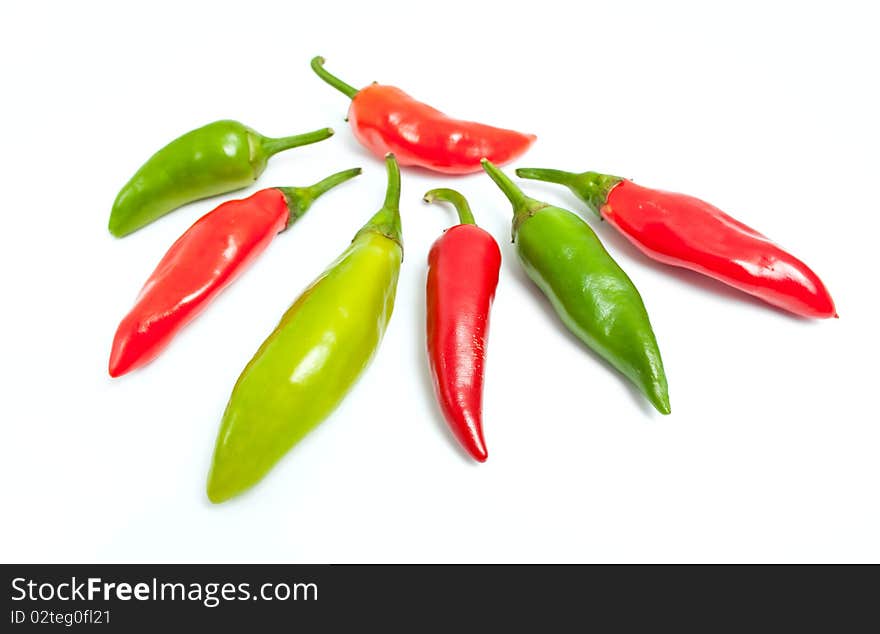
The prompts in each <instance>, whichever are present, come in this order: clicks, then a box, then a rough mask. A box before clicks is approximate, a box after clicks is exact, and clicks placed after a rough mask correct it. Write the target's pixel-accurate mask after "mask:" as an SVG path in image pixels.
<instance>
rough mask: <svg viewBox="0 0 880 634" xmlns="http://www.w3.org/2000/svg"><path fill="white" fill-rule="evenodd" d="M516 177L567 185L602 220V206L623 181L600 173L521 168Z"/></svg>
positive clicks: (617, 177)
mask: <svg viewBox="0 0 880 634" xmlns="http://www.w3.org/2000/svg"><path fill="white" fill-rule="evenodd" d="M516 175H517V176H519V177H520V178H532V179H534V180H539V181H545V182H548V183H559V184H560V185H565V186H566V187H568V188H569V189H570V190H571V191H572V192H574V194H575V196H577V197H578V198H580V199H581V200H583V201H584V202H585V203H587V206H588V207H589V208H590V210H591V211H592V212H593V213H595V214H596V215H597V216H599V217H600V218H601V217H602V213H601V211H602V206H603V205H604V204H605V203H606V202H607V201H608V193H609V192H610V191H611V190H612V189H614V186H615V185H617V183H619V182H620V181H622V180H623V179H622V178H621V177H619V176H611V175H610V174H599V173H598V172H584V173H582V174H575V173H574V172H564V171H562V170H551V169H538V168H532V167H521V168H520V169H518V170H516Z"/></svg>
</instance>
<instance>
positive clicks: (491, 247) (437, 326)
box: [425, 189, 501, 462]
mask: <svg viewBox="0 0 880 634" xmlns="http://www.w3.org/2000/svg"><path fill="white" fill-rule="evenodd" d="M434 200H445V201H448V202H451V203H453V204H454V205H455V208H456V209H457V210H458V217H459V220H460V222H461V224H458V225H456V226H454V227H452V228H451V229H448V230H447V231H446V233H444V234H443V235H442V236H441V237H440V238H438V239H437V241H436V242H434V246H432V247H431V251H430V253H429V254H428V284H427V317H428V323H427V334H428V361H429V364H430V367H431V376H432V378H433V382H434V391H435V393H436V395H437V401H438V402H439V403H440V409H441V410H442V412H443V416H444V418H445V419H446V422H447V423H448V425H449V428H450V429H451V430H452V433H453V434H455V437H456V438H457V439H458V442H459V443H461V446H462V447H464V448H465V449H466V450H467V452H468V453H469V454H470V455H471V456H472V457H473V458H474V459H475V460H478V461H480V462H484V461H485V460H486V458H488V456H489V454H488V452H487V451H486V441H485V440H484V438H483V371H484V367H485V359H486V345H487V343H488V338H489V310H490V308H491V307H492V300H493V299H494V298H495V288H496V286H498V271H499V269H500V268H501V250H500V249H499V248H498V243H497V242H495V238H493V237H492V236H491V235H490V234H489V233H488V232H487V231H484V230H483V229H480V228H479V227H478V226H477V225H476V224H475V223H474V217H473V215H472V214H471V211H470V208H469V207H468V204H467V201H466V200H465V199H464V197H463V196H462V195H461V194H459V193H458V192H456V191H454V190H451V189H433V190H431V191H429V192H428V193H427V194H425V201H426V202H432V201H434Z"/></svg>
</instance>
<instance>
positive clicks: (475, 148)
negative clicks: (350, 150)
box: [312, 57, 537, 174]
mask: <svg viewBox="0 0 880 634" xmlns="http://www.w3.org/2000/svg"><path fill="white" fill-rule="evenodd" d="M323 64H324V58H323V57H315V58H314V59H313V60H312V69H313V70H314V71H315V72H316V73H317V74H318V76H319V77H320V78H321V79H323V80H324V81H326V82H327V83H328V84H330V85H331V86H333V87H334V88H336V89H337V90H339V91H340V92H341V93H343V94H344V95H347V96H348V97H350V98H351V107H350V108H349V110H348V122H349V124H350V125H351V129H352V131H353V132H354V135H355V137H356V138H357V140H358V141H360V142H361V144H362V145H363V146H364V147H366V148H367V149H369V150H370V151H371V152H373V154H375V155H376V156H379V157H384V156H385V155H386V154H387V153H388V152H393V153H394V155H395V156H396V157H397V160H398V162H399V163H400V164H401V165H418V166H420V167H425V168H427V169H430V170H434V171H435V172H443V173H444V174H468V173H471V172H479V171H480V170H481V169H482V167H481V166H480V159H482V158H487V159H489V160H490V161H492V162H493V163H495V164H496V165H498V164H504V163H508V162H510V161H512V160H513V159H515V158H516V157H518V156H520V155H521V154H522V153H523V152H525V151H526V150H528V149H529V147H530V146H531V145H532V143H534V142H535V139H537V137H536V136H535V135H534V134H523V133H521V132H516V131H514V130H505V129H504V128H495V127H492V126H489V125H484V124H482V123H474V122H473V121H461V120H459V119H452V118H450V117H448V116H446V115H445V114H443V113H442V112H440V111H439V110H436V109H435V108H432V107H431V106H428V105H425V104H423V103H421V102H420V101H416V100H415V99H413V98H412V97H410V96H409V95H408V94H406V93H405V92H403V91H402V90H401V89H400V88H395V87H394V86H383V85H381V84H377V83H373V84H371V85H369V86H367V87H366V88H363V89H361V90H357V89H356V88H354V87H352V86H350V85H348V84H346V83H345V82H344V81H342V80H340V79H339V78H337V77H334V76H333V75H331V74H330V73H328V72H327V71H326V70H325V69H324V66H323Z"/></svg>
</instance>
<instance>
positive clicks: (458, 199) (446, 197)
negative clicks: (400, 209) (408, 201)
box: [422, 188, 477, 225]
mask: <svg viewBox="0 0 880 634" xmlns="http://www.w3.org/2000/svg"><path fill="white" fill-rule="evenodd" d="M422 200H424V201H425V202H426V203H432V202H434V201H435V200H443V201H446V202H448V203H452V204H453V206H455V211H456V212H458V222H459V224H463V225H475V224H477V222H476V221H475V220H474V214H473V213H471V206H470V205H468V201H467V199H466V198H465V197H464V196H462V195H461V194H460V193H458V192H457V191H455V190H454V189H447V188H440V189H432V190H431V191H429V192H428V193H426V194H425V196H424V198H423V199H422Z"/></svg>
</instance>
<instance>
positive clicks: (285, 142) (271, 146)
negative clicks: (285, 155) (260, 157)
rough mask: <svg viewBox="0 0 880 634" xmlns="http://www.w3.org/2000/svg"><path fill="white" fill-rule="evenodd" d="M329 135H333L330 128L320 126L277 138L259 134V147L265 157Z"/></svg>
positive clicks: (315, 141)
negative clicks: (319, 127) (294, 134)
mask: <svg viewBox="0 0 880 634" xmlns="http://www.w3.org/2000/svg"><path fill="white" fill-rule="evenodd" d="M331 136H333V129H332V128H321V129H320V130H315V131H313V132H306V133H305V134H297V135H296V136H285V137H281V138H279V139H273V138H270V137H265V136H261V137H260V147H261V148H262V150H263V153H264V154H265V156H266V158H269V157H270V156H272V155H273V154H278V152H283V151H284V150H289V149H290V148H294V147H299V146H301V145H309V144H310V143H317V142H318V141H323V140H324V139H329V138H330V137H331Z"/></svg>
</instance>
